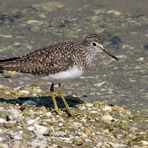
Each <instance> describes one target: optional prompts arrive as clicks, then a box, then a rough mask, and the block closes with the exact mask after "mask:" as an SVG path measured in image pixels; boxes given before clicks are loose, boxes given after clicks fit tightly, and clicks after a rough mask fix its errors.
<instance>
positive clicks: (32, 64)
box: [0, 46, 72, 75]
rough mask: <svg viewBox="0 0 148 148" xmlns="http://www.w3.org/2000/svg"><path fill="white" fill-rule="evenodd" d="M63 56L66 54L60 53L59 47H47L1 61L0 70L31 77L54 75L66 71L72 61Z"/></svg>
mask: <svg viewBox="0 0 148 148" xmlns="http://www.w3.org/2000/svg"><path fill="white" fill-rule="evenodd" d="M61 48H62V47H61ZM65 54H67V53H65V52H61V51H60V47H59V46H58V48H57V46H53V47H52V46H49V47H48V48H44V49H39V50H36V51H35V52H33V53H30V54H28V55H25V56H23V57H18V58H11V59H6V60H1V61H0V69H1V71H3V70H6V71H16V72H21V73H30V74H33V75H48V74H54V73H58V72H61V71H65V70H67V69H68V68H69V66H70V65H71V64H72V59H70V58H67V57H66V56H65Z"/></svg>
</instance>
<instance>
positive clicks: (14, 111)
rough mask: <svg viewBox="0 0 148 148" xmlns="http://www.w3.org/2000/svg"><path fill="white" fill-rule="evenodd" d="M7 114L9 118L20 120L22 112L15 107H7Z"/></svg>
mask: <svg viewBox="0 0 148 148" xmlns="http://www.w3.org/2000/svg"><path fill="white" fill-rule="evenodd" d="M9 114H10V115H9V118H10V120H14V121H20V120H21V118H22V114H21V113H20V112H19V111H18V110H17V109H15V108H11V109H9Z"/></svg>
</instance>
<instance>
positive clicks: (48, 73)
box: [0, 33, 118, 116]
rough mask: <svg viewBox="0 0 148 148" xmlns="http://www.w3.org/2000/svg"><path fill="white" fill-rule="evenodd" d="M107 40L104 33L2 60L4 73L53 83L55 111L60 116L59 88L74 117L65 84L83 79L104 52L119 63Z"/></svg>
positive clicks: (52, 95) (1, 68)
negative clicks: (56, 93)
mask: <svg viewBox="0 0 148 148" xmlns="http://www.w3.org/2000/svg"><path fill="white" fill-rule="evenodd" d="M103 43H104V37H103V36H102V35H101V34H100V33H91V34H88V35H87V36H86V37H85V38H84V39H83V40H82V41H77V42H76V41H63V42H57V43H54V44H51V45H49V46H48V47H43V48H38V49H37V50H35V51H33V52H31V53H27V54H25V55H23V56H20V57H12V58H8V59H2V60H0V73H4V72H19V73H28V74H31V75H38V76H42V78H43V79H45V80H47V81H50V82H51V87H50V95H51V98H52V100H53V104H54V109H53V110H54V111H55V112H56V113H57V114H60V109H59V107H58V105H57V101H56V98H55V93H54V85H55V83H57V84H58V89H57V92H58V95H59V96H60V97H61V99H62V101H63V103H64V105H65V108H66V111H67V113H68V114H69V115H70V116H74V115H75V114H76V113H75V112H74V111H73V110H72V109H71V108H70V107H69V105H68V103H67V102H66V100H65V96H64V93H63V92H62V88H61V84H62V83H63V82H64V81H67V80H71V79H74V78H77V77H80V76H81V75H82V74H83V73H84V72H85V71H86V70H87V69H88V68H89V67H90V65H91V63H92V62H93V60H94V58H95V56H96V55H97V54H99V53H101V52H104V53H106V54H107V55H109V56H110V57H112V58H114V59H115V60H117V61H118V58H117V57H116V56H114V55H112V54H111V53H109V52H108V51H107V50H106V49H105V48H104V46H103Z"/></svg>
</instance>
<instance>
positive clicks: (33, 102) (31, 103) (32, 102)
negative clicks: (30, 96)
mask: <svg viewBox="0 0 148 148" xmlns="http://www.w3.org/2000/svg"><path fill="white" fill-rule="evenodd" d="M24 104H30V105H37V103H36V102H35V101H32V100H27V101H25V102H24V103H23V105H24Z"/></svg>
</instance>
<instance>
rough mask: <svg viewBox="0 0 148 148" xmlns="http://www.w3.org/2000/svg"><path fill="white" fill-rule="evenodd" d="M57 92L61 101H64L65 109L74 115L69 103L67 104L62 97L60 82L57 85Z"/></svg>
mask: <svg viewBox="0 0 148 148" xmlns="http://www.w3.org/2000/svg"><path fill="white" fill-rule="evenodd" d="M58 94H59V96H60V97H61V98H62V101H63V103H64V105H65V107H66V110H67V112H68V113H69V115H70V116H74V115H76V113H75V112H74V111H73V110H71V109H70V107H69V105H68V104H67V102H66V100H65V98H64V94H63V92H62V89H61V84H59V87H58Z"/></svg>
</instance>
